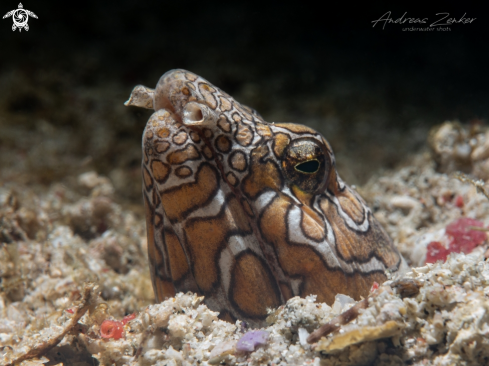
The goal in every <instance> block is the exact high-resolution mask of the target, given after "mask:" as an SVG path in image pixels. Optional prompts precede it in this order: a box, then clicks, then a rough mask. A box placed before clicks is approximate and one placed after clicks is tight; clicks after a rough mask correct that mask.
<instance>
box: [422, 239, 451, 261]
mask: <svg viewBox="0 0 489 366" xmlns="http://www.w3.org/2000/svg"><path fill="white" fill-rule="evenodd" d="M426 249H427V252H426V263H435V262H436V261H443V262H444V261H445V260H446V259H447V256H448V254H450V251H449V250H448V249H447V248H445V247H444V246H443V244H442V243H440V242H439V241H432V242H430V243H429V244H428V247H427V248H426Z"/></svg>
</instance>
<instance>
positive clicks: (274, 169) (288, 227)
mask: <svg viewBox="0 0 489 366" xmlns="http://www.w3.org/2000/svg"><path fill="white" fill-rule="evenodd" d="M126 105H134V106H139V107H144V108H148V109H154V110H155V112H154V113H153V115H152V116H151V117H150V119H149V120H148V122H147V125H146V129H145V131H144V134H143V141H142V144H143V164H142V172H143V199H144V205H145V210H146V225H147V236H148V256H149V263H150V271H151V278H152V282H153V287H154V291H155V295H156V300H157V301H162V300H164V299H165V298H167V297H171V296H174V295H175V293H176V292H180V291H181V292H186V291H192V292H195V293H198V294H201V295H204V296H205V300H204V301H205V303H206V304H207V306H208V307H209V308H210V309H212V310H215V311H219V313H220V317H221V318H222V319H225V320H228V321H235V320H236V319H241V320H244V321H246V322H248V324H250V325H252V326H261V325H263V324H264V320H265V318H266V316H267V308H275V307H278V306H279V305H281V304H284V303H285V302H286V301H287V300H288V299H290V298H291V297H293V296H302V297H304V296H307V295H310V294H315V295H317V300H318V301H321V302H326V303H328V304H332V303H333V301H334V298H335V295H336V294H338V293H343V294H347V295H349V296H351V297H353V298H355V299H357V300H358V299H360V298H361V297H366V296H367V295H368V293H369V289H370V287H371V285H372V283H373V282H374V281H376V282H379V283H381V282H383V281H385V280H386V274H385V271H386V269H389V270H390V271H391V272H393V273H395V272H398V273H399V272H403V271H405V269H406V268H407V266H406V263H405V261H404V259H403V258H402V256H401V255H400V254H399V252H398V251H397V249H396V248H395V247H394V246H393V244H392V242H391V240H390V238H389V237H388V236H387V234H386V233H385V231H384V230H383V229H382V227H381V226H380V225H379V223H378V222H377V221H376V219H375V218H374V216H373V215H372V212H371V210H370V209H369V208H368V207H367V205H366V204H365V202H364V200H363V199H362V198H361V197H360V196H359V195H358V194H357V193H356V192H355V191H354V190H353V189H352V188H350V187H349V186H348V185H347V184H345V183H344V182H343V181H342V180H341V178H340V177H339V175H338V173H337V171H336V168H335V157H334V155H333V151H332V149H331V146H330V144H329V143H328V142H327V141H326V140H325V139H324V138H323V136H322V135H321V134H320V133H318V132H316V131H315V130H313V129H311V128H308V127H306V126H302V125H299V124H293V123H268V122H266V121H264V120H263V118H262V117H261V116H260V115H259V114H258V113H257V112H256V111H254V110H253V109H251V108H249V107H247V106H244V105H242V104H240V103H238V102H237V101H236V100H234V99H233V98H232V97H231V96H229V95H228V94H226V93H225V92H224V91H222V90H220V89H219V88H217V87H216V86H214V85H212V84H211V83H209V82H208V81H206V80H205V79H203V78H201V77H199V76H197V75H195V74H193V73H191V72H189V71H186V70H180V69H179V70H171V71H168V72H167V73H165V74H164V75H163V76H162V77H161V78H160V80H159V82H158V84H157V86H156V89H154V90H153V89H149V88H147V87H144V86H137V87H135V88H134V90H133V91H132V94H131V97H130V99H129V100H128V101H127V102H126Z"/></svg>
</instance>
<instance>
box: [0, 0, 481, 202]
mask: <svg viewBox="0 0 489 366" xmlns="http://www.w3.org/2000/svg"><path fill="white" fill-rule="evenodd" d="M17 5H18V3H17V1H3V2H2V4H1V6H0V8H1V9H0V12H3V13H2V14H4V13H7V12H8V11H9V10H12V9H15V8H16V7H17ZM23 5H24V8H25V9H28V10H31V11H33V12H34V13H35V14H36V15H37V16H38V19H32V18H31V19H30V20H29V26H30V30H29V31H28V32H25V31H22V32H18V31H15V32H12V30H11V27H12V19H10V18H9V19H3V20H2V21H1V22H0V39H1V49H2V51H0V52H1V54H2V56H1V57H0V97H1V101H0V153H1V154H3V158H0V163H1V164H2V169H3V170H4V173H5V172H7V173H5V174H3V179H4V180H18V179H21V178H22V180H23V181H25V182H31V181H36V182H37V181H41V182H43V183H50V182H52V181H55V180H57V179H61V178H63V177H65V176H66V175H67V174H76V173H78V172H80V171H86V170H90V169H95V170H97V171H98V172H99V173H102V174H106V175H109V176H110V177H111V178H112V179H113V180H116V181H120V184H119V185H117V184H116V188H118V190H119V191H120V193H121V194H122V196H124V197H126V198H129V199H134V200H137V199H139V191H138V189H139V176H138V175H139V170H138V169H139V161H140V153H139V150H140V139H141V133H142V130H143V128H144V124H145V122H146V120H147V118H148V115H149V114H148V112H146V111H140V110H137V109H133V108H125V107H123V106H122V103H123V102H124V101H125V100H126V99H127V97H128V96H129V93H130V91H131V89H132V87H133V86H135V85H136V84H140V83H141V84H145V85H147V86H150V87H154V86H155V85H156V82H157V81H158V78H159V77H160V76H161V75H162V74H163V73H164V72H166V71H167V70H169V69H172V68H185V69H188V70H191V71H193V72H195V73H197V74H199V75H201V76H203V77H204V78H206V79H208V80H209V81H210V82H212V83H213V84H215V85H217V86H218V87H220V88H222V89H223V90H225V91H227V92H228V93H229V94H231V95H232V96H234V97H235V98H236V99H238V100H239V101H241V102H243V103H245V104H248V105H250V106H252V107H254V108H255V109H257V110H258V111H259V112H260V113H261V114H262V115H263V116H264V117H265V119H266V120H268V121H285V122H299V123H305V124H308V125H311V126H313V127H314V128H317V129H319V130H320V131H321V132H322V133H323V134H324V135H325V137H326V138H327V139H328V140H329V141H330V142H331V144H332V146H333V148H334V149H335V151H336V154H337V160H338V165H339V169H340V172H341V173H342V174H343V176H344V178H345V179H346V180H347V181H348V182H351V183H364V182H365V181H366V180H367V179H368V178H369V177H371V176H372V174H374V173H375V172H377V171H378V170H379V169H385V168H392V167H394V166H396V164H398V163H399V162H402V161H404V160H405V159H406V158H407V157H408V156H409V155H411V154H413V153H415V152H417V151H419V149H422V148H423V147H424V146H425V141H426V137H427V134H428V131H429V129H430V128H431V127H432V126H434V125H436V124H439V123H442V122H444V121H445V120H459V121H460V122H462V123H486V122H487V119H488V117H489V112H488V111H489V108H488V100H489V98H488V97H489V91H488V85H489V72H488V65H489V51H488V39H489V37H488V36H489V32H488V26H487V23H488V22H487V19H488V16H487V12H486V10H485V8H483V7H482V6H474V5H471V4H468V3H465V2H445V3H444V4H443V5H441V6H428V5H417V6H414V5H413V4H412V3H409V4H406V5H403V4H397V5H394V6H393V5H382V4H370V3H369V4H365V5H363V6H362V7H358V5H354V4H353V3H350V2H345V3H343V4H342V3H340V4H332V3H331V2H323V3H322V4H321V5H319V4H318V3H315V4H314V5H313V4H312V3H307V2H295V3H291V2H288V3H285V2H281V3H278V2H277V3H274V4H265V3H262V4H259V5H253V4H251V3H249V4H245V3H241V4H239V3H232V2H222V3H221V2H209V1H207V2H202V1H201V2H188V1H187V2H183V1H180V2H169V1H168V2H167V1H159V2H145V1H106V2H104V3H103V4H101V3H100V2H98V1H84V2H78V3H67V2H39V1H32V0H31V1H24V2H23ZM387 11H391V12H392V13H391V17H392V18H393V19H397V18H399V17H401V16H402V15H403V13H404V12H407V15H406V17H413V18H425V17H427V18H429V23H431V22H432V21H434V20H436V19H437V18H439V16H436V15H435V14H436V13H441V12H449V13H450V17H454V18H460V17H462V16H463V15H464V14H466V16H465V17H466V18H477V19H476V20H475V21H474V22H472V23H471V24H465V25H463V24H454V25H452V26H451V27H450V29H451V30H450V31H445V32H442V31H437V30H434V31H431V32H420V31H417V32H407V31H402V29H403V28H405V27H412V26H414V27H426V25H422V24H421V25H418V24H412V25H410V24H404V25H397V24H387V25H386V26H385V29H382V24H378V25H377V26H376V27H372V23H371V22H372V21H373V20H375V19H378V18H380V17H381V16H382V15H383V14H385V13H386V12H387ZM16 167H20V168H19V169H23V170H26V169H27V170H28V171H29V174H20V173H19V169H18V170H16ZM34 173H35V174H34ZM132 180H136V181H137V183H134V184H129V183H127V182H129V181H132ZM128 185H129V186H131V187H130V188H128V187H127V186H128Z"/></svg>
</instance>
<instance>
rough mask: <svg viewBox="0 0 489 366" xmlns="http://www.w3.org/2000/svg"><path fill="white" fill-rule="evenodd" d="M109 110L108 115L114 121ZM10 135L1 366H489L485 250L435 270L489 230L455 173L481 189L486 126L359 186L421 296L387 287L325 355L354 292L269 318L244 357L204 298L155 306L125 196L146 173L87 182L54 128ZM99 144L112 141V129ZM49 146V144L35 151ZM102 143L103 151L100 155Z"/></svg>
mask: <svg viewBox="0 0 489 366" xmlns="http://www.w3.org/2000/svg"><path fill="white" fill-rule="evenodd" d="M0 107H1V106H0ZM101 108H102V109H101V110H98V111H95V112H94V113H98V114H103V106H102V107H101ZM121 108H122V107H121ZM117 111H118V110H117ZM117 113H119V112H117ZM120 114H121V116H122V115H123V112H120ZM60 118H64V117H60ZM67 118H68V117H67ZM120 121H122V122H120V123H122V124H123V122H124V118H123V117H121V120H120ZM63 131H64V130H63ZM3 133H4V137H5V136H7V135H8V136H11V137H12V140H15V141H17V143H16V146H15V148H13V147H12V148H9V147H8V146H5V145H4V146H3V147H1V149H2V157H1V158H0V160H1V161H0V163H1V165H2V173H1V176H0V179H1V186H0V239H1V242H2V244H1V248H0V276H1V292H0V364H1V365H13V364H16V363H21V364H23V365H59V364H63V365H76V366H84V365H97V364H100V365H207V364H210V365H261V364H265V365H303V364H311V365H407V364H409V365H482V364H487V363H488V362H489V315H488V310H489V301H488V297H487V296H488V295H489V286H488V285H489V265H488V263H487V262H486V249H487V248H486V245H485V244H484V245H481V246H480V247H478V248H477V249H476V250H475V251H474V252H472V253H470V254H468V255H465V254H452V255H451V256H450V257H449V259H448V260H447V261H446V262H445V263H441V262H439V263H437V264H428V265H425V258H426V247H427V245H428V243H430V242H432V241H440V242H441V243H444V242H446V241H447V240H448V239H447V236H446V234H445V227H446V226H447V225H448V224H449V223H451V222H453V221H455V220H456V219H458V218H460V217H469V218H474V219H477V220H480V221H482V222H483V223H484V224H485V226H487V225H488V224H489V218H488V213H489V200H488V199H487V198H486V197H485V196H484V195H483V194H481V193H480V192H479V191H478V190H477V189H476V187H475V186H474V185H473V184H471V183H470V182H463V181H460V180H458V179H456V178H455V177H454V176H453V173H454V172H456V171H459V170H461V171H463V172H465V173H467V174H471V175H472V177H474V178H475V179H481V181H480V182H479V185H480V186H482V184H483V182H484V181H485V180H486V179H488V178H489V160H487V159H488V157H489V133H488V132H487V129H486V128H485V127H481V126H480V125H473V126H469V127H467V126H462V125H460V124H458V123H457V122H446V123H444V124H441V125H440V126H438V127H436V128H435V129H434V130H432V132H431V133H430V134H429V136H426V140H427V147H426V149H425V150H423V151H421V152H418V153H416V154H414V155H412V156H411V157H409V159H406V160H405V161H404V162H403V163H402V164H400V165H399V166H398V167H397V168H396V169H393V170H391V171H384V172H382V173H379V174H378V175H377V176H375V177H373V178H371V179H370V180H369V182H368V183H366V184H364V185H362V186H358V187H357V190H358V191H359V192H360V194H361V195H362V196H363V197H364V198H365V199H366V200H367V201H368V203H369V205H370V207H372V209H373V211H374V212H375V216H376V217H377V219H378V220H379V221H380V223H381V224H382V225H383V226H384V227H385V228H386V229H387V231H388V233H389V235H390V236H391V237H392V238H393V240H394V242H395V244H396V245H397V246H398V248H399V249H400V250H401V252H402V253H403V255H404V256H405V258H406V259H407V260H408V262H409V263H410V264H411V266H412V267H413V269H412V271H410V272H409V273H407V274H406V275H405V277H404V280H405V283H414V284H415V287H416V289H415V291H414V292H413V293H411V294H406V293H405V292H403V291H402V289H400V287H399V286H396V284H398V282H395V280H394V279H392V280H389V281H387V282H386V283H385V284H381V287H380V288H379V290H377V292H376V293H375V295H374V296H372V297H371V298H370V300H369V305H368V307H367V309H365V310H364V311H362V312H361V314H360V316H359V317H358V318H357V319H356V320H354V321H353V322H351V323H350V324H348V325H345V326H342V327H341V328H340V330H339V331H337V332H335V333H332V334H330V335H328V336H327V337H326V338H324V339H322V340H321V341H319V342H318V343H317V344H314V345H309V344H308V343H307V342H306V338H307V336H308V335H309V334H310V333H311V332H312V331H314V330H315V329H317V328H319V327H320V326H321V325H323V324H325V323H327V322H328V321H330V320H331V319H333V318H334V317H335V316H337V315H338V314H340V313H341V312H343V311H345V310H347V309H349V308H350V307H351V306H353V305H354V304H355V302H354V301H353V300H352V299H350V298H348V297H346V296H343V295H338V296H337V298H336V301H335V303H334V304H332V305H331V306H328V305H326V304H320V303H316V302H315V298H314V296H309V297H307V298H306V299H301V298H293V299H291V300H289V301H288V303H287V304H286V305H284V306H281V307H280V308H278V309H271V310H270V316H269V318H268V320H269V326H268V327H266V328H265V330H266V331H268V332H269V338H268V341H267V343H266V344H265V345H262V346H259V347H257V348H256V349H255V351H253V352H240V351H238V350H237V348H236V343H237V341H238V340H239V339H240V338H241V336H242V335H243V334H244V333H246V332H247V331H248V330H247V329H246V326H245V325H244V324H241V322H239V321H238V322H237V323H236V324H230V323H226V322H224V321H221V320H218V318H217V313H215V312H212V311H210V310H209V309H208V308H207V307H206V306H205V305H204V304H203V299H202V298H200V297H198V296H196V295H194V294H178V295H177V296H176V297H175V298H171V299H168V300H166V301H165V302H163V303H161V304H156V305H155V304H154V296H153V290H152V286H151V281H150V278H149V273H148V266H147V259H146V238H145V223H144V219H143V215H142V209H141V206H140V205H136V204H131V203H130V202H129V203H128V202H126V201H124V200H123V199H121V197H120V192H124V189H125V190H126V192H129V195H130V194H133V192H137V190H138V187H139V185H138V184H134V183H133V181H134V180H137V181H138V182H139V181H140V177H139V170H138V168H133V169H131V170H124V169H113V170H112V171H111V172H110V174H107V175H108V176H103V175H99V174H97V173H96V172H95V171H93V170H89V171H85V172H83V173H80V172H77V173H76V174H74V172H76V171H77V170H80V171H84V170H87V169H86V167H87V166H91V165H90V164H92V161H90V159H89V160H84V159H79V158H76V157H74V155H73V156H72V155H70V154H66V155H64V156H62V158H60V159H57V158H56V157H59V151H60V150H62V148H60V145H61V146H63V144H65V145H67V144H68V145H69V143H70V137H71V136H70V135H69V132H66V134H67V135H59V134H58V133H57V131H56V129H54V128H53V127H52V125H51V124H50V123H48V122H46V121H42V120H41V121H38V122H37V123H36V126H35V127H33V128H32V130H31V131H26V130H24V131H21V132H18V130H16V129H15V126H13V125H10V126H7V128H4V129H3ZM98 135H99V136H101V137H100V138H101V139H102V138H103V137H104V130H103V128H102V127H101V129H100V133H99V134H98ZM39 138H42V140H43V144H42V145H39V146H40V147H38V148H36V149H33V148H32V147H33V146H35V141H38V140H37V139H39ZM90 143H92V144H93V146H94V149H95V150H97V149H99V150H100V151H103V149H104V144H103V143H102V142H99V143H97V141H91V142H90ZM53 151H54V152H56V151H57V153H53ZM97 151H98V150H97ZM123 151H125V152H126V153H127V154H128V156H137V155H138V152H137V151H133V150H131V149H123ZM128 151H129V152H130V153H128ZM7 152H8V154H7ZM57 154H58V155H57ZM131 154H132V155H131ZM39 156H42V158H39ZM36 159H37V160H36ZM50 159H51V160H50ZM128 159H130V158H129V157H128ZM32 161H36V164H32ZM73 166H76V167H78V168H77V169H72V167H73ZM65 167H66V168H65ZM84 167H85V168H84ZM63 169H64V170H63ZM60 171H61V172H62V171H65V172H66V171H68V173H69V174H67V175H64V174H61V173H59V172H60ZM32 176H37V177H38V178H39V180H37V181H33V180H32V179H31V177H32ZM53 177H54V178H53ZM46 181H48V183H46ZM132 313H135V314H136V317H135V318H134V319H132V320H130V321H129V322H128V323H127V324H126V325H125V326H124V336H123V337H122V338H120V339H117V340H116V339H113V338H103V337H101V330H100V327H101V324H102V322H103V321H104V320H121V319H122V318H123V317H124V316H125V315H128V314H132Z"/></svg>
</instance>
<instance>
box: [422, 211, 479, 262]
mask: <svg viewBox="0 0 489 366" xmlns="http://www.w3.org/2000/svg"><path fill="white" fill-rule="evenodd" d="M474 227H480V228H483V227H484V224H483V223H482V222H481V221H478V220H475V219H469V218H468V217H462V218H460V219H458V220H457V221H454V222H452V223H451V224H450V225H448V226H447V227H446V228H445V234H446V235H448V237H449V240H450V242H449V246H448V249H447V248H446V247H445V246H444V245H443V244H442V243H440V242H439V241H432V242H431V243H429V244H428V247H427V252H426V263H435V262H436V261H438V260H441V261H445V260H446V259H447V256H448V254H450V253H470V252H471V251H473V250H474V249H475V248H476V247H477V246H478V245H481V244H482V243H484V242H485V241H486V239H487V234H486V233H485V232H484V231H480V230H473V229H472V228H474Z"/></svg>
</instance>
